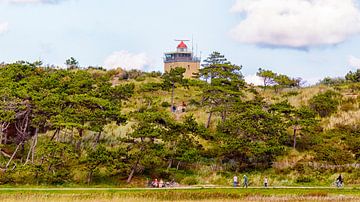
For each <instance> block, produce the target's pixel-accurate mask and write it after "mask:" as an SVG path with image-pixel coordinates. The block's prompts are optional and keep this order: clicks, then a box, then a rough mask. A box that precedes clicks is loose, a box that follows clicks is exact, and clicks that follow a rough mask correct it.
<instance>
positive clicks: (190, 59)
mask: <svg viewBox="0 0 360 202" xmlns="http://www.w3.org/2000/svg"><path fill="white" fill-rule="evenodd" d="M163 59H164V63H172V62H201V59H200V58H199V57H192V58H181V57H178V58H163Z"/></svg>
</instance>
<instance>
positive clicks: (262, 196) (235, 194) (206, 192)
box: [0, 188, 360, 202]
mask: <svg viewBox="0 0 360 202" xmlns="http://www.w3.org/2000/svg"><path fill="white" fill-rule="evenodd" d="M0 201H9V202H12V201H28V202H33V201H34V202H35V201H57V202H62V201H84V202H85V201H86V202H88V201H89V202H90V201H91V202H93V201H129V202H132V201H134V202H137V201H147V202H152V201H216V202H217V201H222V202H227V201H360V189H356V188H344V189H335V188H269V189H263V188H249V189H239V188H237V189H232V188H191V189H190V188H186V189H116V188H109V189H107V188H102V189H101V188H50V189H46V188H2V189H0Z"/></svg>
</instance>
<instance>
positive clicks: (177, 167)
mask: <svg viewBox="0 0 360 202" xmlns="http://www.w3.org/2000/svg"><path fill="white" fill-rule="evenodd" d="M180 163H181V161H179V162H178V164H177V165H176V170H179V167H180Z"/></svg>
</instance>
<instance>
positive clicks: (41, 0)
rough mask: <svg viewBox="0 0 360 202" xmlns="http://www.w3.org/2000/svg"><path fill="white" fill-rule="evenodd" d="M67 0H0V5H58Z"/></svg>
mask: <svg viewBox="0 0 360 202" xmlns="http://www.w3.org/2000/svg"><path fill="white" fill-rule="evenodd" d="M62 1H65V0H0V3H13V4H57V3H60V2H62Z"/></svg>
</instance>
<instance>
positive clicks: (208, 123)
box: [206, 111, 213, 128]
mask: <svg viewBox="0 0 360 202" xmlns="http://www.w3.org/2000/svg"><path fill="white" fill-rule="evenodd" d="M212 114H213V112H212V111H210V113H209V116H208V119H207V122H206V128H209V127H210V124H211V117H212Z"/></svg>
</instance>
